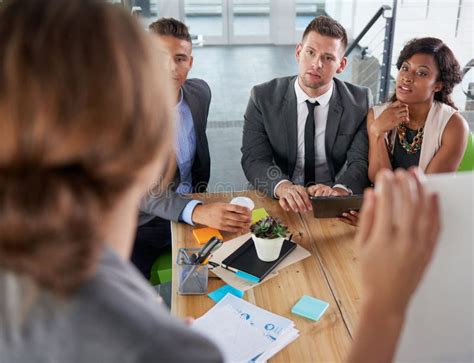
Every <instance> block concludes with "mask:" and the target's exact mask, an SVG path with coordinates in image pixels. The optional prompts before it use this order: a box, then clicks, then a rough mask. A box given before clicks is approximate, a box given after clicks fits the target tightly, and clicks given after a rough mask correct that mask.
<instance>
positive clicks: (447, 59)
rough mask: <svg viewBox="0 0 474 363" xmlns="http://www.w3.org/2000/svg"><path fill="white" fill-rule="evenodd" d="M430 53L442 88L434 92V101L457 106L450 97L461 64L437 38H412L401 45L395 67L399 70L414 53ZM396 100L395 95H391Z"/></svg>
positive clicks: (458, 78) (460, 75) (459, 75)
mask: <svg viewBox="0 0 474 363" xmlns="http://www.w3.org/2000/svg"><path fill="white" fill-rule="evenodd" d="M419 53H421V54H428V55H432V56H433V58H434V60H435V62H436V64H437V65H438V70H439V74H438V81H441V83H442V84H443V88H442V89H441V91H438V92H436V93H435V94H434V99H435V100H436V101H439V102H442V103H445V104H447V105H449V106H451V107H454V108H457V107H456V106H455V104H454V102H453V100H452V99H451V93H452V92H453V88H454V86H456V85H457V84H459V83H461V81H462V73H461V66H460V65H459V62H458V61H457V59H456V57H455V56H454V54H453V52H452V50H451V49H449V47H448V46H447V45H446V44H445V43H444V42H443V41H442V40H441V39H438V38H431V37H427V38H418V39H417V38H414V39H412V40H410V41H409V42H408V43H407V44H405V46H404V47H403V49H402V51H401V52H400V55H399V56H398V60H397V69H398V70H400V68H401V66H402V64H403V62H405V61H406V60H408V59H410V58H411V57H412V56H414V55H415V54H419ZM392 100H396V96H395V95H394V96H393V97H392Z"/></svg>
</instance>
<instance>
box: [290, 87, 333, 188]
mask: <svg viewBox="0 0 474 363" xmlns="http://www.w3.org/2000/svg"><path fill="white" fill-rule="evenodd" d="M333 90H334V83H333V82H331V87H330V88H329V89H328V90H327V92H325V93H324V94H322V95H321V96H319V97H315V98H311V97H309V96H308V95H307V94H306V93H305V91H303V89H302V88H301V86H300V85H299V78H298V79H297V80H296V81H295V93H296V103H297V114H298V126H297V151H296V165H295V170H294V172H293V176H292V178H291V179H292V180H291V181H292V182H293V183H295V184H300V185H303V184H304V154H305V153H304V129H305V125H306V118H307V117H308V106H307V105H306V101H307V100H308V101H309V102H312V103H314V102H316V101H317V102H318V103H319V106H316V107H315V108H314V120H315V134H314V143H315V145H314V156H315V158H314V159H315V168H314V170H315V176H316V180H315V181H316V184H325V183H331V181H332V178H331V174H330V173H329V168H328V162H327V160H326V148H325V145H326V143H325V135H326V122H327V119H328V112H329V100H330V99H331V96H332V92H333Z"/></svg>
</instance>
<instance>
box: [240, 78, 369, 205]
mask: <svg viewBox="0 0 474 363" xmlns="http://www.w3.org/2000/svg"><path fill="white" fill-rule="evenodd" d="M296 79H297V77H296V76H292V77H284V78H276V79H273V80H271V81H269V82H266V83H263V84H260V85H257V86H255V87H254V88H253V89H252V92H251V95H250V100H249V103H248V106H247V110H246V112H245V116H244V118H245V121H244V130H243V138H242V149H241V151H242V168H243V170H244V173H245V176H246V177H247V179H248V181H249V182H250V183H251V184H252V185H253V186H254V187H256V188H257V189H259V190H262V191H264V192H265V193H267V195H270V196H273V191H274V189H275V186H276V185H277V184H278V183H279V182H280V181H281V180H284V179H288V180H291V177H292V175H293V172H294V170H295V165H296V152H297V118H298V116H297V103H296V94H295V89H294V83H295V81H296ZM370 106H371V93H370V91H369V89H368V88H365V87H359V86H355V85H353V84H350V83H347V82H342V81H340V80H338V79H336V78H335V79H334V92H333V94H332V97H331V100H330V101H329V113H328V120H327V125H326V135H325V148H326V158H327V163H328V166H329V172H330V173H331V177H332V181H333V184H332V185H334V184H344V185H347V186H348V187H349V188H351V189H352V191H353V192H354V193H355V194H359V193H362V191H363V189H364V188H365V187H366V186H368V185H369V179H368V176H367V172H368V138H367V126H366V117H367V112H368V109H369V107H370Z"/></svg>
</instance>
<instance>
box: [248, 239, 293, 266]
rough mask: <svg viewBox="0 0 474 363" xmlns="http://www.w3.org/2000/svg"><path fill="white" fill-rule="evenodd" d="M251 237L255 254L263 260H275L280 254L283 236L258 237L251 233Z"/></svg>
mask: <svg viewBox="0 0 474 363" xmlns="http://www.w3.org/2000/svg"><path fill="white" fill-rule="evenodd" d="M252 239H253V242H254V244H255V249H256V250H257V256H258V258H259V259H260V260H262V261H265V262H271V261H275V260H276V259H277V258H278V256H280V251H281V246H283V241H284V240H285V237H278V238H273V239H266V238H259V237H256V236H255V235H254V234H252Z"/></svg>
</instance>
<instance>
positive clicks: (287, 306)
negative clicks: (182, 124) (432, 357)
mask: <svg viewBox="0 0 474 363" xmlns="http://www.w3.org/2000/svg"><path fill="white" fill-rule="evenodd" d="M236 196H247V197H249V198H251V199H252V200H253V201H254V202H255V208H262V207H263V208H265V209H266V210H267V212H268V213H269V214H270V215H271V216H273V217H276V218H278V219H280V220H281V221H283V222H284V223H286V224H287V225H288V227H289V229H290V231H291V232H301V236H297V237H293V239H294V240H295V241H297V242H298V243H299V244H301V245H302V246H303V247H304V248H306V249H307V250H308V251H310V252H311V257H308V258H306V259H304V260H302V261H300V262H298V263H295V264H293V265H291V266H289V267H287V268H285V269H283V270H281V271H279V274H278V276H277V277H275V278H272V279H270V280H268V281H267V282H265V283H263V284H261V285H259V286H256V287H255V288H253V289H250V290H248V291H247V292H246V293H245V297H244V298H245V299H246V300H248V301H249V302H251V303H253V304H255V305H257V306H260V307H262V308H264V309H267V310H269V311H272V312H274V313H276V314H279V315H282V316H285V317H287V318H289V319H291V320H293V321H294V322H295V326H296V328H297V329H298V330H299V331H300V336H299V337H298V338H297V339H296V340H295V341H294V342H293V343H291V344H290V345H289V346H287V347H286V348H285V349H283V350H282V351H280V352H279V353H278V354H277V355H275V356H274V357H273V358H272V359H271V361H272V362H290V361H291V362H340V361H342V360H343V359H344V357H345V356H346V355H347V353H348V350H349V347H350V344H351V340H352V335H353V332H354V329H355V324H356V321H357V319H358V316H359V301H360V293H361V289H360V282H359V278H358V262H357V258H356V254H355V253H356V252H355V245H354V234H355V228H354V227H351V226H349V225H346V224H345V223H342V222H339V221H337V220H336V219H315V218H313V215H312V212H309V213H305V214H297V213H293V212H285V211H284V210H283V209H281V208H280V206H279V204H278V201H276V200H272V199H271V198H268V197H264V196H263V195H262V194H261V193H257V192H255V191H246V192H237V193H213V194H197V195H196V198H199V199H200V200H204V201H214V202H217V201H221V202H229V201H230V200H231V199H232V198H233V197H236ZM296 234H297V233H295V235H296ZM223 236H224V239H225V240H229V239H232V238H234V237H237V235H236V234H230V233H223ZM172 238H173V283H172V296H171V310H172V313H173V314H175V315H178V316H181V317H186V316H193V317H199V316H201V315H202V314H204V313H205V312H206V311H208V310H209V309H210V308H211V307H212V306H214V304H215V303H214V302H213V301H212V300H211V299H209V298H208V297H207V296H206V295H198V296H182V295H179V294H178V293H177V291H178V289H177V281H176V280H177V279H176V276H177V273H176V271H175V269H176V263H174V262H175V261H176V255H177V250H178V248H180V247H198V244H197V242H196V241H195V239H194V237H193V235H192V227H191V226H188V225H185V224H182V223H181V224H177V223H173V224H172ZM221 285H223V282H222V281H221V280H219V279H213V278H210V279H209V287H208V291H209V292H210V291H213V290H215V289H217V288H218V287H220V286H221ZM303 295H310V296H313V297H316V298H318V299H321V300H324V301H327V302H329V308H328V310H327V311H326V313H325V314H324V315H323V316H322V318H321V319H320V320H319V321H317V322H313V321H311V320H308V319H305V318H303V317H299V316H297V315H293V314H292V313H291V308H292V306H293V305H294V304H295V303H296V302H297V301H298V300H299V299H300V298H301V296H303Z"/></svg>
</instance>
